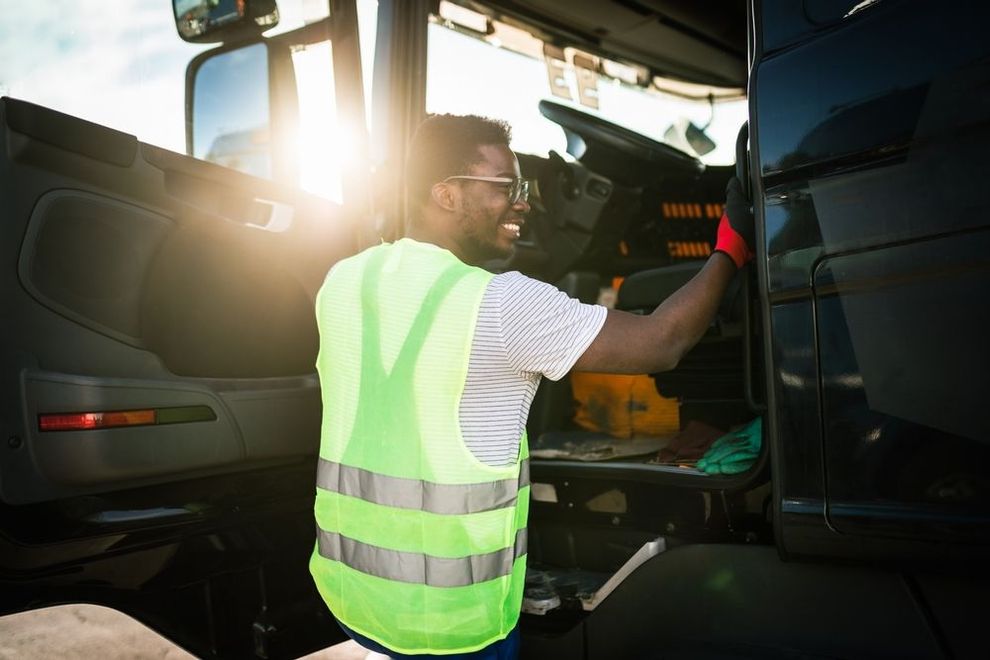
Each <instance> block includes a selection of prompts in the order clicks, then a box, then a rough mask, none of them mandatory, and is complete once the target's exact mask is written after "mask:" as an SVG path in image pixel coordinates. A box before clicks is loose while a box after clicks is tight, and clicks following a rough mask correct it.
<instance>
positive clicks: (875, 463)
mask: <svg viewBox="0 0 990 660" xmlns="http://www.w3.org/2000/svg"><path fill="white" fill-rule="evenodd" d="M949 16H951V17H952V20H947V18H946V17H949ZM754 17H755V26H756V29H755V34H757V35H758V38H757V39H756V40H755V42H754V63H753V69H752V75H751V83H750V85H751V87H750V92H751V94H750V99H751V100H750V103H751V106H750V110H751V126H752V132H753V153H754V177H753V179H754V183H755V184H756V187H757V206H758V208H759V209H760V211H761V212H762V216H763V218H764V223H763V224H764V226H765V231H764V232H763V236H762V239H763V240H764V241H765V248H766V254H767V256H768V259H767V261H766V264H765V268H764V270H763V272H762V277H763V282H764V287H765V290H766V291H767V298H768V300H767V308H766V311H765V320H766V322H767V323H766V327H768V328H769V332H768V339H767V342H768V345H767V349H768V351H767V352H768V355H769V356H770V358H769V363H768V374H769V376H770V378H771V381H772V388H771V390H772V392H771V394H772V404H773V405H771V406H770V414H771V422H772V424H771V437H772V442H773V447H774V450H775V451H774V455H775V465H774V468H775V470H774V472H775V474H774V478H775V488H776V494H777V514H778V521H779V524H778V525H777V530H778V534H779V539H778V541H779V544H780V546H781V547H782V549H783V550H784V551H785V552H787V553H790V554H796V555H839V556H847V557H870V558H881V557H882V558H906V557H909V556H912V557H918V556H925V557H930V558H936V557H937V558H941V559H944V558H945V557H948V556H954V555H970V554H976V553H978V552H979V551H980V550H979V548H980V546H981V545H984V544H986V542H987V541H988V540H990V533H988V530H990V525H988V524H987V523H988V521H990V476H988V475H990V445H988V444H987V442H986V439H987V438H988V437H990V418H988V417H987V416H986V414H985V413H984V409H985V406H986V400H987V396H988V394H990V389H988V386H987V385H986V383H987V379H986V377H985V375H984V373H983V372H984V371H985V368H986V365H988V364H990V349H988V348H987V346H988V344H987V342H986V340H985V337H984V334H985V328H986V327H987V323H988V321H990V308H988V307H987V305H986V304H984V303H983V302H982V301H983V300H984V299H985V296H986V294H985V291H986V290H987V287H988V285H990V261H988V259H987V257H986V255H987V250H988V248H990V224H988V219H987V215H986V213H985V210H984V207H985V203H984V202H985V200H984V197H985V196H984V194H983V192H982V188H983V181H982V180H983V178H984V177H983V176H982V174H981V173H982V172H985V171H986V167H985V165H984V163H983V160H984V153H985V151H986V149H987V146H988V145H990V123H988V118H990V105H988V101H987V99H988V97H987V94H986V93H985V90H986V89H987V87H988V84H990V67H988V66H987V64H986V62H987V56H988V54H990V46H988V45H987V43H986V40H985V39H983V38H981V37H980V36H979V34H978V32H977V31H978V30H979V27H978V26H980V25H982V24H985V22H986V20H987V19H988V18H990V12H988V10H987V8H986V7H985V6H984V5H982V4H979V3H971V2H954V3H949V4H948V5H946V4H944V3H943V4H940V5H934V4H927V3H897V2H853V1H850V2H841V1H824V0H823V1H818V0H804V1H803V2H798V3H795V2H785V1H777V0H773V1H771V0H764V1H762V2H758V3H756V11H755V12H754Z"/></svg>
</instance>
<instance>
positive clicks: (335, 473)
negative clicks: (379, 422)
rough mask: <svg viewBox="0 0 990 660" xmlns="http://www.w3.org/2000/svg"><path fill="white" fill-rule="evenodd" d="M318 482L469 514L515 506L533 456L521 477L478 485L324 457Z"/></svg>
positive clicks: (368, 496) (403, 504)
mask: <svg viewBox="0 0 990 660" xmlns="http://www.w3.org/2000/svg"><path fill="white" fill-rule="evenodd" d="M316 485H317V486H319V487H320V488H322V489H323V490H328V491H331V492H334V493H340V494H341V495H348V496H350V497H360V498H361V499H363V500H365V501H368V502H372V503H374V504H381V505H383V506H394V507H396V508H400V509H418V510H420V511H428V512H430V513H441V514H453V515H456V514H468V513H478V512H480V511H491V510H493V509H502V508H504V507H508V506H514V505H515V503H516V495H517V493H518V492H519V489H520V488H523V487H524V486H528V485H529V459H527V460H525V461H523V462H522V463H521V465H520V466H519V479H518V481H517V480H516V479H502V480H500V481H489V482H482V483H476V484H438V483H433V482H430V481H424V480H422V479H406V478H404V477H390V476H388V475H384V474H377V473H375V472H371V471H369V470H363V469H361V468H356V467H351V466H349V465H341V464H340V463H334V462H332V461H328V460H325V459H322V458H321V459H320V463H319V466H318V468H317V471H316Z"/></svg>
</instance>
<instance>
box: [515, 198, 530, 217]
mask: <svg viewBox="0 0 990 660" xmlns="http://www.w3.org/2000/svg"><path fill="white" fill-rule="evenodd" d="M512 208H513V210H515V211H516V213H519V214H520V215H526V214H527V213H529V210H530V208H532V207H531V206H530V205H529V202H528V201H527V200H525V199H523V198H522V197H520V198H519V199H517V200H516V203H515V204H513V205H512Z"/></svg>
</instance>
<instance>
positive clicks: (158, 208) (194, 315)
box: [0, 98, 357, 504]
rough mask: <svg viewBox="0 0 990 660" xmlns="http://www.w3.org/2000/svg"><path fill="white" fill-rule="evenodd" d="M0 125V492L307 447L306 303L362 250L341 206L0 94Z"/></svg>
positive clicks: (262, 460)
mask: <svg viewBox="0 0 990 660" xmlns="http://www.w3.org/2000/svg"><path fill="white" fill-rule="evenodd" d="M0 128H2V135H0V139H2V140H3V148H2V149H0V200H2V204H0V208H2V209H3V215H4V217H3V223H2V229H0V232H2V238H0V263H2V264H3V266H4V268H5V269H6V272H7V273H8V274H9V276H8V277H6V278H4V279H3V284H2V285H0V286H2V289H0V291H2V295H3V303H4V310H5V314H4V317H5V322H4V326H5V327H4V332H3V335H4V343H3V349H2V364H3V371H2V374H3V375H2V392H3V394H2V397H0V398H2V403H0V422H2V430H3V434H4V435H3V437H4V438H6V439H7V446H6V447H4V448H3V451H4V452H5V455H4V458H3V460H2V461H0V498H2V499H3V501H5V502H7V503H9V504H21V503H28V502H42V501H47V500H53V499H61V498H66V497H71V496H73V495H81V494H92V493H101V492H109V491H115V490H121V489H131V488H135V487H138V486H142V485H150V484H155V483H162V482H166V481H170V480H181V479H187V478H191V477H194V476H203V475H206V474H212V473H218V472H230V471H237V470H244V469H249V468H254V467H259V466H261V465H265V464H270V463H272V462H284V461H286V460H296V459H298V458H300V457H303V456H311V455H313V454H315V452H316V450H317V447H318V444H319V424H320V397H319V382H318V379H317V378H316V375H315V367H314V365H315V359H316V350H317V333H316V326H315V318H314V314H313V299H314V296H315V292H316V290H317V289H318V287H319V285H320V284H321V282H322V278H323V276H324V275H325V273H326V271H327V270H328V269H329V267H330V266H331V265H332V264H333V263H334V262H335V261H336V260H338V259H340V258H342V257H344V256H347V255H349V254H351V253H353V252H354V251H355V249H356V247H357V246H356V245H355V241H354V236H356V233H355V231H354V228H355V226H354V224H353V221H352V219H350V218H347V217H345V215H344V212H343V211H342V209H341V207H339V206H337V205H335V204H333V203H332V202H328V201H325V200H322V199H319V198H316V197H313V196H310V195H306V194H304V193H302V192H299V191H294V190H288V189H285V188H282V187H279V186H276V185H274V184H272V183H271V182H268V181H264V180H260V179H255V178H253V177H250V176H247V175H244V174H241V173H238V172H235V171H233V170H228V169H226V168H222V167H219V166H216V165H212V164H209V163H205V162H202V161H197V160H195V159H192V158H189V157H186V156H182V155H179V154H174V153H171V152H168V151H165V150H163V149H159V148H157V147H153V146H150V145H145V144H142V143H140V142H138V141H137V140H136V139H135V138H133V137H132V136H129V135H126V134H124V133H120V132H118V131H114V130H112V129H108V128H105V127H102V126H98V125H95V124H91V123H89V122H85V121H83V120H80V119H76V118H74V117H69V116H68V115H64V114H61V113H58V112H54V111H51V110H48V109H45V108H42V107H39V106H36V105H32V104H29V103H24V102H20V101H16V100H12V99H9V98H8V99H2V100H0ZM133 411H141V412H140V414H142V415H146V416H145V417H141V418H140V419H139V421H138V422H136V425H133V426H115V427H99V426H97V427H96V428H76V427H60V426H57V425H56V426H54V427H51V426H45V424H48V423H49V422H50V418H48V417H45V419H46V420H48V421H46V422H42V416H50V415H63V416H64V415H73V414H76V415H78V414H80V413H92V414H94V415H96V414H99V413H116V414H117V417H116V418H120V419H124V418H127V419H132V420H133V419H137V418H131V417H127V414H130V413H133ZM116 418H115V419H116ZM59 419H62V418H58V419H56V422H57V423H61V422H60V421H58V420H59ZM87 419H88V420H89V421H92V420H93V419H95V417H93V416H92V415H91V416H90V417H89V418H87ZM100 419H102V420H104V421H105V420H107V419H110V417H108V416H107V415H104V416H103V417H102V418H100ZM87 423H89V422H87ZM43 427H44V428H43ZM52 428H54V429H55V430H51V429H52ZM64 428H71V429H72V430H64Z"/></svg>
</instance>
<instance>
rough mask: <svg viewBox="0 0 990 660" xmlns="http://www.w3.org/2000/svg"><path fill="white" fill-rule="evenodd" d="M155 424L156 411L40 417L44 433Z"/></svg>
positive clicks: (64, 414)
mask: <svg viewBox="0 0 990 660" xmlns="http://www.w3.org/2000/svg"><path fill="white" fill-rule="evenodd" d="M154 423H155V411H154V410H119V411H116V412H87V413H57V414H45V415H38V428H39V429H40V430H42V431H86V430H90V429H107V428H113V427H118V426H145V425H148V424H154Z"/></svg>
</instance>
